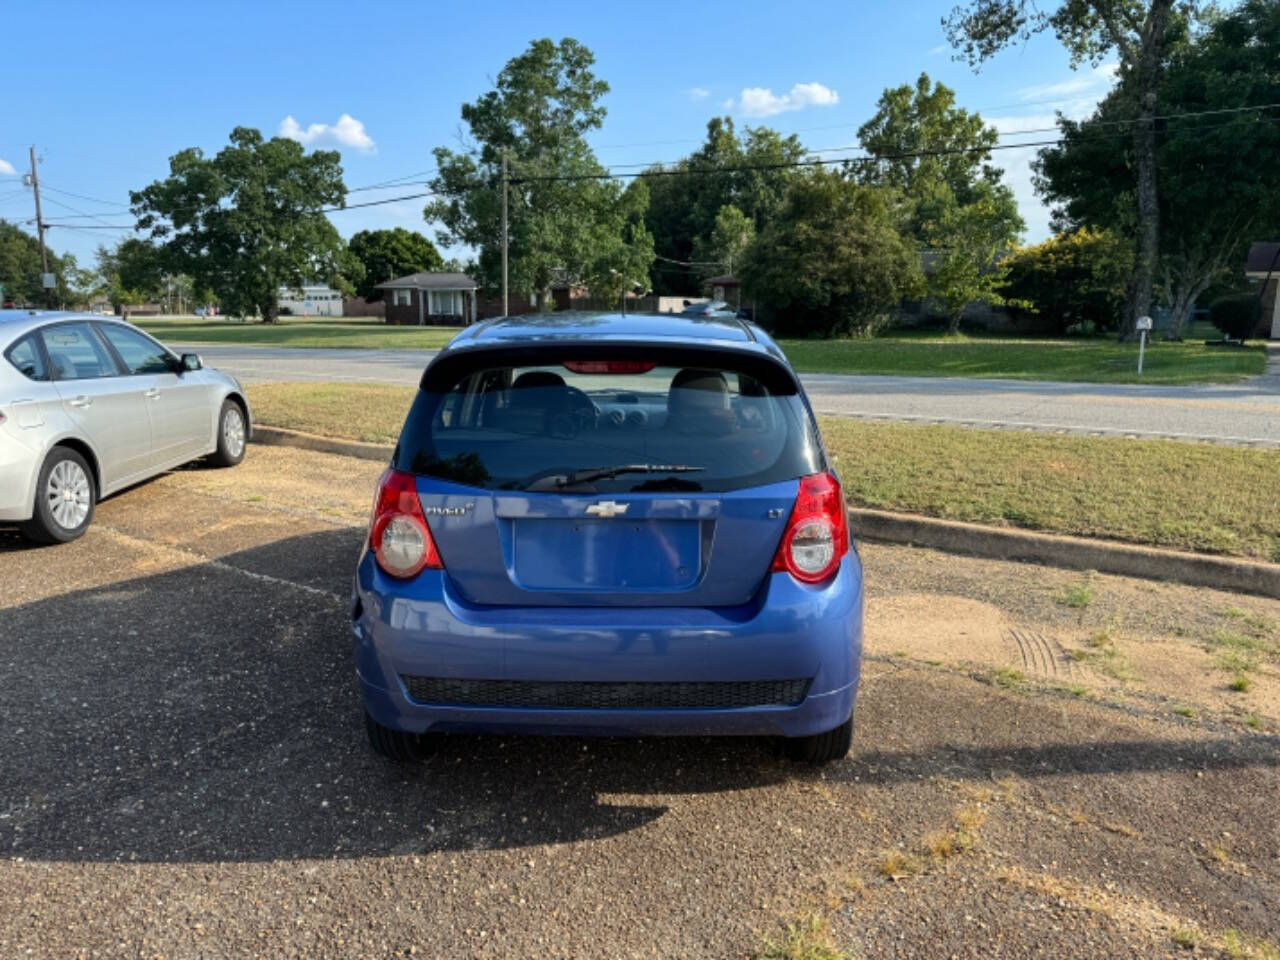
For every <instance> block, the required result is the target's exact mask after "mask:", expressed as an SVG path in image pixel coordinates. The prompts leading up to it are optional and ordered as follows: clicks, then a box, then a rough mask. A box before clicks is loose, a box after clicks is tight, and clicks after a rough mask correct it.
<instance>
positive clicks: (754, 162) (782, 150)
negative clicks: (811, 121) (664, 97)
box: [645, 117, 805, 294]
mask: <svg viewBox="0 0 1280 960" xmlns="http://www.w3.org/2000/svg"><path fill="white" fill-rule="evenodd" d="M804 157H805V149H804V146H803V145H802V144H801V143H800V141H799V139H798V138H797V137H796V136H795V135H791V136H787V137H784V136H782V135H781V134H779V133H778V132H777V131H776V130H771V129H770V128H768V127H746V128H745V129H744V130H743V131H742V132H741V133H738V132H737V131H736V130H735V128H734V124H733V120H732V119H731V118H729V117H713V118H712V119H711V120H709V121H708V122H707V136H706V140H705V141H704V142H703V144H702V146H701V147H699V148H698V149H697V150H695V151H694V152H693V153H691V154H690V155H689V156H687V157H685V158H683V159H682V160H679V161H678V162H676V163H675V164H672V165H669V166H662V165H658V166H655V167H651V168H650V169H649V170H648V171H646V174H647V178H648V182H649V190H650V201H649V211H648V213H647V214H646V216H645V222H646V223H647V224H648V227H649V230H650V232H651V233H652V234H653V240H654V249H655V251H656V252H657V254H658V259H657V261H656V262H655V263H654V265H653V288H654V290H656V291H657V292H659V293H668V294H692V293H697V292H698V284H699V282H700V280H701V279H702V278H703V277H707V276H711V275H713V274H717V273H724V272H725V271H726V270H727V269H729V264H727V263H726V262H724V261H723V255H722V254H716V253H712V252H709V251H710V250H711V248H713V247H714V246H715V243H714V242H713V241H712V236H711V235H712V231H713V230H714V229H715V227H716V219H717V217H719V216H720V215H721V211H722V210H724V208H725V207H728V206H731V207H734V208H736V209H737V210H738V211H739V212H741V213H742V215H743V217H745V219H747V220H749V221H750V222H751V225H752V229H753V230H755V231H756V232H759V231H760V230H761V229H762V228H763V227H764V225H765V223H767V222H768V220H769V219H770V217H772V215H773V213H774V212H775V211H776V210H777V209H778V206H779V205H780V204H781V203H782V198H783V196H784V195H785V194H786V192H787V186H788V184H789V183H790V182H791V179H792V177H794V176H795V175H796V170H795V168H794V164H795V163H797V162H798V161H800V160H803V159H804Z"/></svg>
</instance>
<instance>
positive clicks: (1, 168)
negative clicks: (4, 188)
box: [0, 159, 18, 173]
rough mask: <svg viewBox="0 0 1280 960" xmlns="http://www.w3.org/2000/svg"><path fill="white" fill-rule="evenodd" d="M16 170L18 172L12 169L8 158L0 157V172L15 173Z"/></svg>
mask: <svg viewBox="0 0 1280 960" xmlns="http://www.w3.org/2000/svg"><path fill="white" fill-rule="evenodd" d="M17 172H18V171H17V170H15V169H13V164H12V163H10V162H9V161H8V160H4V159H0V173H17Z"/></svg>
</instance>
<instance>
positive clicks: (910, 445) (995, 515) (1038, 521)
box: [248, 383, 1280, 635]
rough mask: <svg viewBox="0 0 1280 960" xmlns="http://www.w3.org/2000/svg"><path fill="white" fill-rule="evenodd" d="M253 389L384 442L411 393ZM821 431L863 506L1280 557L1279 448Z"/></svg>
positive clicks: (263, 410)
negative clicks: (1277, 487) (1277, 449)
mask: <svg viewBox="0 0 1280 960" xmlns="http://www.w3.org/2000/svg"><path fill="white" fill-rule="evenodd" d="M248 390H249V399H250V401H251V402H252V403H253V404H254V405H255V415H256V417H257V418H258V419H259V420H260V421H261V422H262V423H267V424H271V425H274V426H281V427H291V428H293V429H297V430H306V431H308V432H311V433H321V434H327V435H329V436H335V437H351V438H355V439H359V440H366V441H374V442H388V443H389V442H392V441H394V439H395V438H396V437H397V436H398V435H399V432H400V426H401V423H402V422H403V419H404V414H405V411H406V410H407V409H408V405H409V402H410V400H411V399H412V397H413V388H412V387H391V386H375V385H370V384H346V383H279V384H266V385H263V386H251V387H249V388H248ZM822 431H823V436H824V439H825V441H826V445H827V449H828V450H829V451H830V452H831V453H832V454H833V455H834V456H835V458H836V463H837V466H838V467H839V468H840V474H841V481H842V483H843V484H844V489H845V495H846V497H847V498H848V500H849V501H850V503H852V504H855V505H858V506H867V507H876V508H880V509H886V510H900V511H904V512H907V513H918V514H926V515H929V516H936V517H944V518H947V519H953V520H968V521H973V522H976V523H989V524H998V525H1008V526H1017V527H1024V528H1028V529H1034V530H1045V531H1049V532H1052V533H1067V534H1076V535H1079V536H1086V537H1106V538H1109V539H1114V540H1126V541H1130V542H1133V543H1144V544H1153V545H1156V546H1164V547H1175V548H1178V549H1183V550H1197V551H1202V552H1207V553H1224V554H1232V555H1236V556H1244V557H1253V558H1258V559H1263V560H1266V559H1273V560H1280V510H1277V509H1276V494H1275V477H1276V476H1277V475H1278V474H1280V451H1273V450H1252V449H1245V448H1235V447H1222V446H1207V445H1200V444H1187V443H1178V442H1176V441H1172V440H1128V439H1123V438H1115V437H1071V436H1058V435H1055V434H1036V433H1010V432H1005V431H998V430H969V429H965V428H960V427H939V426H921V425H916V424H895V423H875V422H865V421H858V420H847V419H840V418H835V417H828V418H822ZM1170 491H1176V496H1171V495H1170ZM1231 624H1232V628H1233V629H1236V630H1238V631H1240V632H1241V635H1248V633H1249V632H1251V631H1254V628H1253V627H1251V626H1249V625H1248V623H1247V622H1246V621H1245V620H1244V619H1241V620H1238V621H1235V620H1233V621H1231Z"/></svg>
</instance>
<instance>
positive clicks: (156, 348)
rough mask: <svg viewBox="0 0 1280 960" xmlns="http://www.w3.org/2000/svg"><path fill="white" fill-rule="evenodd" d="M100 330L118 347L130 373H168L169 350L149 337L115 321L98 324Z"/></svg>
mask: <svg viewBox="0 0 1280 960" xmlns="http://www.w3.org/2000/svg"><path fill="white" fill-rule="evenodd" d="M98 330H99V331H100V332H101V333H102V335H103V336H104V337H106V338H107V340H109V341H110V342H111V346H113V347H115V348H116V353H118V354H120V359H121V360H123V361H124V367H125V370H126V371H127V372H129V373H133V374H138V373H168V372H169V371H170V370H171V369H172V367H171V366H170V365H169V352H168V351H167V350H165V349H164V347H162V346H160V344H158V343H156V342H155V341H154V340H152V339H151V338H149V337H144V336H143V335H142V334H140V333H135V332H134V331H133V330H130V329H128V328H127V327H121V326H118V325H117V324H114V323H101V324H98Z"/></svg>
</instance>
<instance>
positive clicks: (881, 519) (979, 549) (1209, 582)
mask: <svg viewBox="0 0 1280 960" xmlns="http://www.w3.org/2000/svg"><path fill="white" fill-rule="evenodd" d="M253 441H254V442H255V443H265V444H272V445H276V446H286V447H298V448H300V449H303V450H315V451H317V452H320V453H335V454H339V455H341V456H347V457H358V458H359V459H361V460H379V461H382V462H384V463H385V462H387V461H388V460H390V459H391V451H392V449H394V448H393V447H392V446H391V444H383V443H362V442H360V441H357V440H339V439H336V438H334V437H325V436H319V435H317V434H313V433H303V432H302V431H299V430H286V429H284V428H282V427H271V426H264V425H261V424H254V427H253ZM849 524H850V529H851V530H852V531H853V534H854V536H855V537H857V538H859V539H861V540H873V541H878V542H880V543H896V544H908V545H910V546H916V547H928V548H930V549H932V550H942V551H945V552H947V553H959V554H965V555H967V556H971V557H983V558H986V559H989V560H1016V561H1021V562H1026V563H1039V564H1043V565H1044V566H1049V567H1061V568H1065V569H1068V570H1097V571H1098V572H1100V573H1113V574H1118V575H1120V576H1125V577H1142V578H1144V579H1147V580H1167V581H1173V582H1174V583H1185V584H1187V585H1189V586H1193V587H1213V588H1214V589H1217V590H1230V591H1233V592H1235V593H1253V594H1258V595H1260V596H1264V597H1272V598H1275V599H1280V564H1274V563H1262V562H1261V561H1253V560H1239V559H1235V558H1233V557H1216V556H1211V555H1209V554H1202V553H1188V552H1185V551H1181V550H1164V549H1160V548H1158V547H1142V546H1137V545H1135V544H1130V543H1118V542H1116V541H1114V540H1091V539H1088V538H1085V537H1069V536H1064V535H1062V534H1056V533H1037V532H1034V531H1030V530H1015V529H1012V528H1006V527H990V526H985V525H983V524H978V523H963V522H961V521H958V520H939V519H937V518H935V517H922V516H917V515H915V514H906V513H891V512H890V511H887V510H867V509H864V508H861V507H850V508H849Z"/></svg>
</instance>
